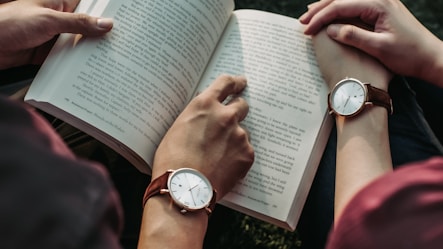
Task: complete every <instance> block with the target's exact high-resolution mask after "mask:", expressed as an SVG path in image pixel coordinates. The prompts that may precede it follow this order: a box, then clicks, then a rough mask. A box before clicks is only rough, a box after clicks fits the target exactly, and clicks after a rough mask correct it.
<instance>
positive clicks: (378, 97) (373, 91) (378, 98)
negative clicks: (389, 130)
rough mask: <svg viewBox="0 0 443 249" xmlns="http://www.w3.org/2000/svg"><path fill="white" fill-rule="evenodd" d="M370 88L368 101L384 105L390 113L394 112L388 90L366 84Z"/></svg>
mask: <svg viewBox="0 0 443 249" xmlns="http://www.w3.org/2000/svg"><path fill="white" fill-rule="evenodd" d="M366 86H367V89H368V99H367V100H368V101H369V102H370V103H372V104H374V105H378V106H382V107H384V108H386V110H388V114H392V113H393V108H392V100H391V97H390V96H389V94H388V93H387V92H386V91H383V90H381V89H379V88H376V87H373V86H371V85H370V84H366Z"/></svg>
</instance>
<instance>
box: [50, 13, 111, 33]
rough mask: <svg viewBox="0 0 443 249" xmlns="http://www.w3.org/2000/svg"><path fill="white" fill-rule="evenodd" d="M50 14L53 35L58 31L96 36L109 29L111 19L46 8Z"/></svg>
mask: <svg viewBox="0 0 443 249" xmlns="http://www.w3.org/2000/svg"><path fill="white" fill-rule="evenodd" d="M47 10H48V11H49V14H50V15H51V19H52V20H51V23H50V25H52V27H53V30H52V31H53V32H54V35H56V34H59V33H73V34H83V35H87V36H98V35H103V34H104V33H106V32H108V31H110V30H111V29H112V26H113V21H112V19H110V18H97V17H92V16H89V15H86V14H83V13H69V12H60V11H56V10H51V9H47Z"/></svg>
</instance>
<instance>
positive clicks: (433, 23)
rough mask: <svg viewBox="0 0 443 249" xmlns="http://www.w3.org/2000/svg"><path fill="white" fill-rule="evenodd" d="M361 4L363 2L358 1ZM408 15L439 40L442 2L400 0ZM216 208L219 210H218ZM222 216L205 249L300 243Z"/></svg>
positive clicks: (272, 0)
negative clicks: (413, 17) (411, 14)
mask: <svg viewBox="0 0 443 249" xmlns="http://www.w3.org/2000/svg"><path fill="white" fill-rule="evenodd" d="M362 1H364V0H362ZM235 2H236V8H237V9H261V10H266V11H270V12H275V13H279V14H283V15H287V16H291V17H296V18H297V17H299V16H300V15H301V14H302V13H304V11H306V6H307V4H309V3H311V2H314V1H307V0H235ZM402 2H403V3H404V4H405V5H406V6H407V7H408V8H409V9H410V10H411V12H412V13H413V14H414V15H415V16H416V17H417V19H419V20H420V21H421V22H422V23H423V24H424V25H425V26H426V27H427V28H428V29H430V30H431V31H432V32H433V33H434V34H436V35H437V36H438V37H439V38H440V39H442V38H443V29H442V26H443V12H442V10H443V0H404V1H402ZM218 208H220V207H218ZM221 208H222V209H223V207H221ZM222 211H224V212H226V215H225V216H224V220H223V222H222V224H223V227H222V229H220V230H218V233H215V234H214V236H211V237H210V240H211V241H210V243H208V244H207V246H206V247H207V248H208V249H209V248H211V249H217V248H243V249H246V248H251V249H252V248H254V249H261V248H263V249H293V248H299V247H300V245H301V244H302V243H303V241H300V240H299V239H298V237H297V232H288V231H285V230H282V229H280V228H276V227H274V226H271V225H269V224H266V223H263V222H260V221H257V220H255V219H254V218H250V217H247V216H243V215H240V214H238V213H235V212H230V211H226V210H222Z"/></svg>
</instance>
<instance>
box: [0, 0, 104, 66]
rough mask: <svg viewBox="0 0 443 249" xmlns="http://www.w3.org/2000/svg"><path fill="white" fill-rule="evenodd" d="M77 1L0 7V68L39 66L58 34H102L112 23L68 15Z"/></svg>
mask: <svg viewBox="0 0 443 249" xmlns="http://www.w3.org/2000/svg"><path fill="white" fill-rule="evenodd" d="M78 3H79V0H62V1H59V0H28V1H26V0H24V1H10V2H7V3H2V4H0V17H1V18H0V24H1V27H2V32H1V33H0V69H6V68H9V67H15V66H21V65H26V64H41V63H42V62H43V60H44V59H45V58H46V55H47V54H48V52H49V50H50V49H51V47H52V44H53V41H54V40H53V38H54V37H55V36H56V35H58V34H60V33H78V34H83V35H89V36H95V35H102V34H104V33H106V32H108V31H109V30H111V28H112V24H113V23H112V20H111V19H108V18H97V17H91V16H88V15H86V14H80V13H70V12H73V11H74V9H75V8H76V6H77V4H78Z"/></svg>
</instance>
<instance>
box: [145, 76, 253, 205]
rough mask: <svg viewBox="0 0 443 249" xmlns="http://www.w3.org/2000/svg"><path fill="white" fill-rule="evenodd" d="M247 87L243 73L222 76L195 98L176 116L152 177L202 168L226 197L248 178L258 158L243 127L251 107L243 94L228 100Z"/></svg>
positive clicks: (160, 148) (221, 195)
mask: <svg viewBox="0 0 443 249" xmlns="http://www.w3.org/2000/svg"><path fill="white" fill-rule="evenodd" d="M245 87H246V79H245V78H244V77H231V76H227V75H224V76H220V77H218V78H217V79H216V80H215V81H214V82H213V83H212V85H211V86H209V87H208V89H206V90H205V91H203V92H202V93H201V94H199V95H198V96H196V97H195V98H194V99H193V100H192V101H191V102H190V103H189V104H188V106H187V107H186V108H185V109H184V111H183V112H182V113H181V114H180V116H179V117H178V118H177V119H176V121H175V122H174V124H173V125H172V127H171V128H170V129H169V131H168V132H167V134H166V135H165V137H164V138H163V140H162V142H161V143H160V145H159V147H158V149H157V151H156V154H155V159H154V166H153V172H152V179H155V178H157V177H158V176H160V175H161V174H163V173H164V172H165V171H166V170H168V169H178V168H183V167H187V168H194V169H197V170H199V171H200V172H202V173H203V174H204V175H206V177H208V179H209V180H210V181H211V183H212V185H213V187H214V188H215V189H216V190H217V199H218V200H219V199H221V198H222V197H223V196H224V195H225V194H226V193H227V192H229V190H231V188H232V187H233V186H234V185H235V183H236V182H237V181H238V180H239V179H240V178H242V177H244V176H245V175H246V173H247V171H248V170H249V168H250V166H251V165H252V163H253V161H254V151H253V148H252V145H251V144H250V142H249V139H248V134H247V131H246V130H245V129H244V128H242V127H241V126H240V122H241V121H242V120H243V119H244V118H245V117H246V115H247V113H248V110H249V107H248V104H247V103H246V101H245V100H244V99H242V98H240V97H234V98H233V99H232V100H231V101H230V102H229V103H228V104H226V105H224V104H223V103H222V102H223V101H224V100H225V99H226V97H228V96H229V95H235V94H239V93H240V92H241V91H242V90H243V89H244V88H245Z"/></svg>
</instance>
